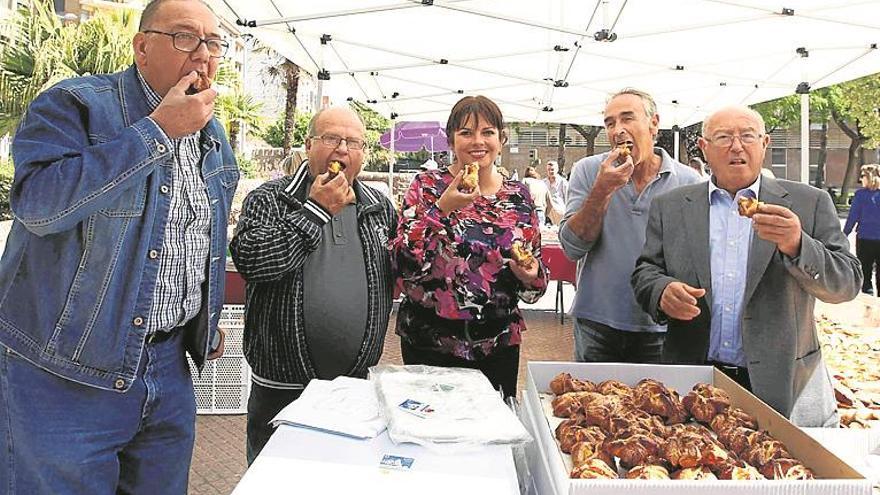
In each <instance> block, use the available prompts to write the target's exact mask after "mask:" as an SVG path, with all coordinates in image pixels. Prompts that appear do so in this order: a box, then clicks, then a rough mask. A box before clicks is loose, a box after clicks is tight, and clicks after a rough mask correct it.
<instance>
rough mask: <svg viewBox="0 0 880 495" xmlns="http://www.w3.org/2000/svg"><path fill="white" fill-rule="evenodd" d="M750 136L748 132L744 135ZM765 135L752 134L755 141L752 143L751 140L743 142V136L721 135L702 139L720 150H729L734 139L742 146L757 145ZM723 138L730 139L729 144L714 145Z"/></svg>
mask: <svg viewBox="0 0 880 495" xmlns="http://www.w3.org/2000/svg"><path fill="white" fill-rule="evenodd" d="M750 134H751V133H748V132H747V133H745V135H750ZM765 135H766V134H762V133H760V132H757V133H755V134H754V136H755V140H754V141H752V140H751V139H750V140H749V141H748V142H747V141H744V140H743V134H721V135H720V136H714V137H708V138H707V137H704V138H703V139H705V140H706V141H708V142H710V143H712V144H713V145H715V146H719V147H721V148H730V147H731V146H733V141H734V139H739V142H740V143H742V144H743V145H749V144H755V143H757V142H758V141H760V140H761V138H762V137H764V136H765ZM725 137H727V138H729V139H730V143H728V144H717V143H716V141H717V140H718V139H720V138H725Z"/></svg>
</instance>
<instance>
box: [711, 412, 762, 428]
mask: <svg viewBox="0 0 880 495" xmlns="http://www.w3.org/2000/svg"><path fill="white" fill-rule="evenodd" d="M709 426H710V427H711V428H712V431H714V432H715V433H719V432H721V431H724V430H726V429H728V428H733V427H736V426H744V427H746V428H749V429H752V430H757V429H758V421H757V420H755V418H754V417H753V416H752V415H751V414H749V413H747V412H745V411H743V410H742V409H740V408H738V407H728V408H727V410H726V411H724V412H723V413H720V414H716V415H715V417H714V418H712V421H710V422H709Z"/></svg>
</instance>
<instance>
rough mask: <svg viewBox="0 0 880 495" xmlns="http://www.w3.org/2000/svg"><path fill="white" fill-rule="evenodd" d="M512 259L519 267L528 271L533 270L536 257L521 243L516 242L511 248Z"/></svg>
mask: <svg viewBox="0 0 880 495" xmlns="http://www.w3.org/2000/svg"><path fill="white" fill-rule="evenodd" d="M510 257H511V258H513V261H514V262H516V264H517V265H519V266H521V267H523V268H525V269H527V270H528V269H529V268H531V266H532V263H533V262H534V261H535V256H534V255H532V252H531V251H529V250H528V249H526V247H525V246H524V245H523V243H522V242H521V241H514V242H513V245H511V246H510Z"/></svg>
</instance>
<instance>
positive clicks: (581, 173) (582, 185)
mask: <svg viewBox="0 0 880 495" xmlns="http://www.w3.org/2000/svg"><path fill="white" fill-rule="evenodd" d="M654 153H656V154H659V155H660V157H661V158H662V163H661V164H660V171H659V172H658V174H657V177H656V178H655V179H654V180H653V181H652V182H650V183H649V184H648V185H647V186H646V187H645V189H644V190H642V192H641V194H639V193H637V192H636V190H635V186H634V185H633V183H632V181H630V182H629V183H627V184H626V185H625V186H624V187H622V188H620V189H618V190H617V191H615V192H614V194H613V195H612V197H611V203H610V204H609V206H608V211H607V212H606V213H605V220H604V221H603V223H602V233H601V234H600V235H599V238H598V239H596V241H594V242H585V241H584V240H582V239H581V238H580V237H578V236H577V235H576V234H575V233H574V232H573V231H572V230H571V229H570V228H569V226H568V223H567V220H568V219H569V218H571V216H572V215H574V214H575V213H576V212H577V211H578V210H579V209H580V207H581V205H582V204H583V202H584V201H585V200H586V199H587V197H589V195H590V191H592V189H593V185H594V184H595V183H596V177H597V175H598V174H599V166H600V165H601V163H602V162H603V161H604V160H605V158H606V157H607V156H608V153H602V154H600V155H594V156H589V157H587V158H584V159H582V160H580V161H578V162H577V163H575V165H574V167H573V169H572V173H571V177H570V179H569V185H568V200H567V201H566V208H565V218H564V219H563V223H562V227H561V228H560V230H559V242H560V243H561V244H562V248H563V249H564V250H565V254H566V256H568V257H569V258H570V259H573V260H579V265H581V268H580V275H579V276H578V287H577V294H576V296H575V301H574V306H573V307H572V314H573V315H574V316H575V317H577V318H585V319H588V320H592V321H595V322H598V323H602V324H603V325H607V326H609V327H612V328H615V329H617V330H624V331H628V332H665V331H666V326H665V325H658V324H656V323H655V322H654V320H652V319H651V317H650V316H648V314H647V313H645V312H644V311H642V308H641V307H640V306H639V305H638V304H637V303H636V299H635V296H634V295H633V290H632V286H631V285H630V277H631V275H632V272H633V269H634V268H635V266H636V259H638V257H639V255H640V254H641V252H642V248H643V247H644V245H645V229H646V228H647V226H648V208H649V207H650V206H651V201H652V200H653V199H654V197H656V196H658V195H660V194H663V193H665V192H667V191H670V190H672V189H675V188H676V187H679V186H684V185H687V184H693V183H696V182H699V181H700V176H699V175H697V173H696V172H695V171H694V170H692V169H691V168H690V167H688V166H687V165H684V164H682V163H679V162H677V161H675V160H673V159H672V157H670V156H669V154H668V153H666V151H664V150H663V149H662V148H654Z"/></svg>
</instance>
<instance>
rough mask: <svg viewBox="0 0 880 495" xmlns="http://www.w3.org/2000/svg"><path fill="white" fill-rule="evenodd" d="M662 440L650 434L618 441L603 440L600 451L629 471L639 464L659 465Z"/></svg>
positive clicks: (631, 436)
mask: <svg viewBox="0 0 880 495" xmlns="http://www.w3.org/2000/svg"><path fill="white" fill-rule="evenodd" d="M662 443H663V439H661V438H659V437H656V436H654V435H650V434H643V433H636V434H634V435H630V436H629V437H627V438H624V439H620V440H609V439H607V438H606V439H605V443H604V444H603V445H602V449H603V450H604V451H605V452H606V453H608V454H609V455H613V456H614V457H617V458H618V459H620V465H621V466H623V467H625V468H627V469H629V468H632V467H634V466H638V465H639V464H660V463H662V460H661V446H662Z"/></svg>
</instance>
